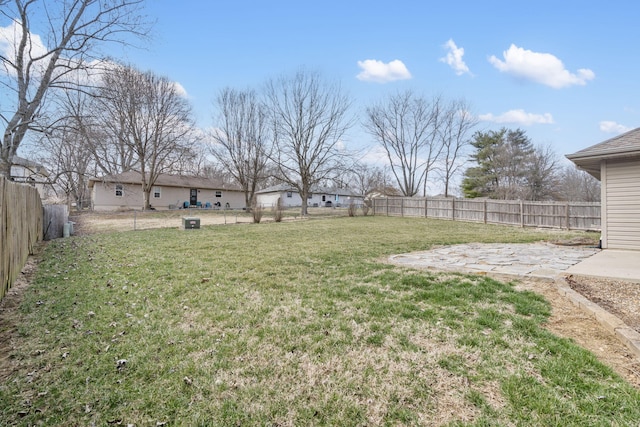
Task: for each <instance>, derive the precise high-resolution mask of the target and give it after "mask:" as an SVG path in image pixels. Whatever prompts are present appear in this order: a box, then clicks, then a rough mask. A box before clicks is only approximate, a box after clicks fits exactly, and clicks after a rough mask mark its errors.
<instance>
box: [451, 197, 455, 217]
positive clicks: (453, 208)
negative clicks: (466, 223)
mask: <svg viewBox="0 0 640 427" xmlns="http://www.w3.org/2000/svg"><path fill="white" fill-rule="evenodd" d="M455 220H456V199H451V221H455Z"/></svg>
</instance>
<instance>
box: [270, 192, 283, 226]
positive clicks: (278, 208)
mask: <svg viewBox="0 0 640 427" xmlns="http://www.w3.org/2000/svg"><path fill="white" fill-rule="evenodd" d="M283 214H284V207H283V206H282V198H281V197H278V201H277V202H276V204H275V206H274V207H273V220H274V221H275V222H282V217H283Z"/></svg>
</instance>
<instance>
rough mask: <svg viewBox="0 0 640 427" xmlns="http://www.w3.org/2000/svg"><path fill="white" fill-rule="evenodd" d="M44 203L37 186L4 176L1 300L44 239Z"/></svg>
mask: <svg viewBox="0 0 640 427" xmlns="http://www.w3.org/2000/svg"><path fill="white" fill-rule="evenodd" d="M42 215H43V209H42V201H41V200H40V195H39V194H38V190H37V189H36V188H35V187H32V186H29V185H26V184H18V183H15V182H12V181H9V180H7V179H5V178H4V177H1V176H0V299H2V298H3V297H4V295H5V294H6V293H7V291H8V290H9V289H10V288H11V285H12V284H13V282H14V281H15V279H16V278H17V277H18V274H20V272H21V271H22V268H23V267H24V265H25V263H26V262H27V258H28V257H29V255H30V254H32V253H33V252H34V250H35V247H36V244H37V243H38V242H39V241H41V240H42V238H43V230H42V227H43V223H42Z"/></svg>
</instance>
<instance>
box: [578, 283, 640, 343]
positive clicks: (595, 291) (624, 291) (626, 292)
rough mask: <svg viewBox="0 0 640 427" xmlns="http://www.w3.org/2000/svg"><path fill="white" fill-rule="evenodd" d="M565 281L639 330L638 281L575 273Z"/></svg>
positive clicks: (639, 302) (639, 295)
mask: <svg viewBox="0 0 640 427" xmlns="http://www.w3.org/2000/svg"><path fill="white" fill-rule="evenodd" d="M566 281H567V284H568V285H569V286H570V287H571V289H573V290H574V291H576V292H578V293H580V294H582V295H583V296H584V297H585V298H587V299H588V300H589V301H591V302H594V303H596V304H598V305H599V306H600V307H602V308H603V309H605V310H606V311H608V312H609V313H611V314H613V315H615V316H617V317H619V318H620V319H621V320H622V321H623V322H624V323H625V324H626V325H627V326H629V327H630V328H632V329H635V330H636V331H637V332H640V283H635V282H625V281H622V280H612V279H606V278H597V277H586V276H575V275H574V276H569V277H567V278H566Z"/></svg>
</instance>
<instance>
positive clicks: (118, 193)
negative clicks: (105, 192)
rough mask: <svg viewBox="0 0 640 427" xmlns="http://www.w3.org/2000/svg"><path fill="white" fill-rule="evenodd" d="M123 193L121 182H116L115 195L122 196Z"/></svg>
mask: <svg viewBox="0 0 640 427" xmlns="http://www.w3.org/2000/svg"><path fill="white" fill-rule="evenodd" d="M123 194H124V189H123V187H122V184H116V197H122V195H123Z"/></svg>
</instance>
